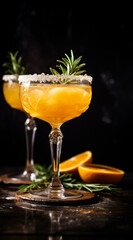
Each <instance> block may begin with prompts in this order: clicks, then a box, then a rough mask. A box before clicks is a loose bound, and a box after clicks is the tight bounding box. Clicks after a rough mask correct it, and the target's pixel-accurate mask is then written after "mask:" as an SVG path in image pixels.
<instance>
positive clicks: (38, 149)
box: [0, 1, 133, 171]
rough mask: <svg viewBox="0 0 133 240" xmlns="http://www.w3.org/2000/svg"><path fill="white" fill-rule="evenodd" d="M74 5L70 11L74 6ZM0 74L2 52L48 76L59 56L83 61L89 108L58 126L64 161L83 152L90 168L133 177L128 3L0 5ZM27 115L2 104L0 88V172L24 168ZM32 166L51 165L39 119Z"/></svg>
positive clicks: (132, 43)
mask: <svg viewBox="0 0 133 240" xmlns="http://www.w3.org/2000/svg"><path fill="white" fill-rule="evenodd" d="M72 3H73V4H72ZM0 5H1V6H0V33H1V37H0V41H1V44H0V74H1V79H2V75H3V74H4V69H3V68H2V67H1V65H2V63H3V62H5V61H6V60H7V58H6V57H7V52H8V51H12V52H15V51H16V50H19V52H20V55H21V56H23V64H24V65H26V64H30V67H29V69H28V73H42V72H45V73H50V71H49V67H55V64H56V60H57V59H61V58H62V57H63V56H64V53H67V54H68V55H70V49H73V51H74V55H75V57H78V56H80V55H82V56H83V58H82V62H85V63H86V71H87V74H88V75H91V76H93V85H92V88H93V97H92V101H91V104H90V108H89V109H88V110H87V112H85V113H84V114H83V115H82V116H80V117H79V118H76V119H73V120H71V121H68V122H67V123H65V124H64V125H63V126H62V128H61V129H62V132H63V135H64V139H63V148H62V158H61V161H63V160H65V159H67V158H69V157H72V156H73V155H76V154H78V153H81V152H83V151H86V150H91V151H92V153H93V162H94V163H101V164H106V165H110V166H114V167H118V168H121V169H123V170H125V171H132V170H133V164H132V160H133V157H132V148H133V147H132V145H133V143H132V136H133V111H132V105H133V94H132V93H133V89H132V88H133V16H132V8H131V6H130V5H128V4H127V2H126V3H125V2H124V3H123V5H122V2H121V4H120V5H118V6H116V5H115V4H114V5H113V4H112V1H111V2H109V1H107V2H106V4H102V2H101V1H100V3H99V4H98V3H97V1H96V2H94V1H93V4H92V3H91V2H90V1H85V2H84V1H82V2H79V3H78V2H72V1H71V4H70V3H69V2H65V1H62V2H60V1H59V2H58V1H54V2H46V1H36V2H34V1H18V2H16V1H15V3H13V2H12V1H10V2H9V1H4V3H2V1H1V3H0ZM25 120H26V116H25V114H24V113H22V112H20V111H18V110H14V109H11V108H10V107H9V106H8V104H7V103H6V102H5V100H4V97H3V93H2V80H1V81H0V140H1V141H0V165H1V166H9V165H10V166H24V165H25V160H26V152H25V133H24V121H25ZM36 123H37V127H38V129H37V133H36V142H35V153H34V156H35V162H36V163H41V164H43V163H47V164H50V149H49V139H48V134H49V132H50V129H51V128H50V126H49V124H48V123H46V122H43V121H41V120H38V119H36Z"/></svg>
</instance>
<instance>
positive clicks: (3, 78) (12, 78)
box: [2, 74, 18, 82]
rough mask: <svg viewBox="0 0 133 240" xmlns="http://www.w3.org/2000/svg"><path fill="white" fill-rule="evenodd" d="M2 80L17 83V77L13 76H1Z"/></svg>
mask: <svg viewBox="0 0 133 240" xmlns="http://www.w3.org/2000/svg"><path fill="white" fill-rule="evenodd" d="M2 80H3V81H4V82H8V81H17V82H18V75H15V74H14V75H13V74H4V75H3V76H2Z"/></svg>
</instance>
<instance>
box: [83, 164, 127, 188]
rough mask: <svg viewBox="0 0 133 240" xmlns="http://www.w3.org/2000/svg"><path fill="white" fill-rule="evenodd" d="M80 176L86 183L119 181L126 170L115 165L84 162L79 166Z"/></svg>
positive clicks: (112, 182) (113, 182) (115, 182)
mask: <svg viewBox="0 0 133 240" xmlns="http://www.w3.org/2000/svg"><path fill="white" fill-rule="evenodd" d="M78 172H79V176H80V177H81V179H82V180H83V181H84V182H85V183H106V184H109V183H110V184H117V183H119V182H120V181H121V180H122V178H123V176H124V174H125V172H124V171H122V170H120V169H118V168H114V167H110V166H106V165H101V164H89V163H88V164H83V165H80V166H78Z"/></svg>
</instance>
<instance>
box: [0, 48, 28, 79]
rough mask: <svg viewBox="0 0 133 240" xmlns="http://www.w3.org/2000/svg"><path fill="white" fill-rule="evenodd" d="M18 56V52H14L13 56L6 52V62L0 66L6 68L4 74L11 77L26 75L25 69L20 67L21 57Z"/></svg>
mask: <svg viewBox="0 0 133 240" xmlns="http://www.w3.org/2000/svg"><path fill="white" fill-rule="evenodd" d="M18 54H19V51H16V52H15V53H14V54H13V53H12V52H8V55H7V59H8V62H5V63H3V64H2V66H3V67H5V68H6V70H5V73H9V74H13V75H22V74H25V73H26V70H27V67H24V66H22V57H21V56H18Z"/></svg>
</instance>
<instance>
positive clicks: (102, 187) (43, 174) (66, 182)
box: [17, 164, 119, 192]
mask: <svg viewBox="0 0 133 240" xmlns="http://www.w3.org/2000/svg"><path fill="white" fill-rule="evenodd" d="M35 169H36V171H37V174H38V178H40V180H39V181H33V182H32V183H31V184H30V185H21V186H20V188H19V190H18V191H17V192H31V191H32V190H34V189H39V188H43V187H47V186H48V184H49V183H48V181H50V180H51V177H52V167H51V165H50V166H49V167H48V168H47V167H43V166H41V165H39V164H35ZM60 180H61V182H62V184H63V186H64V188H67V189H78V190H86V191H89V192H100V191H116V190H119V188H118V187H117V186H116V185H114V184H98V183H97V184H89V183H84V182H81V181H77V179H74V178H73V177H72V174H70V173H64V174H61V175H60Z"/></svg>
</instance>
